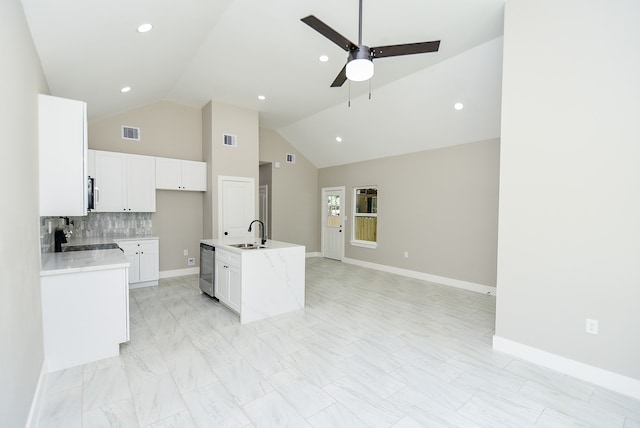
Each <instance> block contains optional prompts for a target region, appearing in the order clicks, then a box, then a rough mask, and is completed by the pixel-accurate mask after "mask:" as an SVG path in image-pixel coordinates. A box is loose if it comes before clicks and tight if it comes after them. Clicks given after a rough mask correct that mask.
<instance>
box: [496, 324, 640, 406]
mask: <svg viewBox="0 0 640 428" xmlns="http://www.w3.org/2000/svg"><path fill="white" fill-rule="evenodd" d="M493 349H495V350H498V351H501V352H504V353H505V354H509V355H513V356H514V357H517V358H520V359H522V360H526V361H529V362H532V363H535V364H538V365H540V366H543V367H547V368H550V369H552V370H556V371H558V372H560V373H564V374H567V375H569V376H573V377H575V378H578V379H581V380H584V381H587V382H590V383H593V384H594V385H598V386H601V387H603V388H606V389H609V390H611V391H615V392H618V393H620V394H624V395H628V396H630V397H632V398H635V399H636V400H640V380H638V379H634V378H630V377H627V376H623V375H621V374H618V373H614V372H610V371H608V370H604V369H601V368H598V367H594V366H590V365H588V364H585V363H581V362H580V361H575V360H572V359H570V358H565V357H562V356H560V355H556V354H552V353H550V352H547V351H543V350H541V349H538V348H533V347H531V346H528V345H523V344H522V343H518V342H514V341H512V340H509V339H505V338H504V337H500V336H493Z"/></svg>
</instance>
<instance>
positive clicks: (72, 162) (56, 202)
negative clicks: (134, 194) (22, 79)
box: [38, 95, 88, 216]
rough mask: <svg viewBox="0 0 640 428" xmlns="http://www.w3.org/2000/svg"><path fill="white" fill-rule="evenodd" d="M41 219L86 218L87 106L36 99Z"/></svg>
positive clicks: (53, 99) (58, 99)
mask: <svg viewBox="0 0 640 428" xmlns="http://www.w3.org/2000/svg"><path fill="white" fill-rule="evenodd" d="M38 104H39V106H38V111H39V113H38V131H39V157H40V160H39V163H40V166H39V173H40V216H84V215H87V178H88V172H87V160H86V159H87V104H86V103H84V102H82V101H75V100H68V99H65V98H58V97H52V96H49V95H39V96H38Z"/></svg>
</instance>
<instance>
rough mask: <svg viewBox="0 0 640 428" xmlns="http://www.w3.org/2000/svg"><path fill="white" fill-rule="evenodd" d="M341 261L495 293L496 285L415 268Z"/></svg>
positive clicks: (346, 259) (471, 289)
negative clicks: (448, 276) (492, 285)
mask: <svg viewBox="0 0 640 428" xmlns="http://www.w3.org/2000/svg"><path fill="white" fill-rule="evenodd" d="M342 261H343V262H345V263H349V264H352V265H356V266H362V267H366V268H370V269H375V270H380V271H383V272H389V273H395V274H396V275H402V276H406V277H409V278H414V279H420V280H423V281H427V282H434V283H436V284H441V285H448V286H449V287H455V288H462V289H465V290H469V291H474V292H476V293H481V294H489V295H491V296H495V295H496V287H491V286H489V285H484V284H476V283H475V282H468V281H462V280H459V279H453V278H447V277H445V276H438V275H431V274H429V273H424V272H418V271H415V270H409V269H401V268H397V267H394V266H387V265H381V264H378V263H371V262H365V261H362V260H356V259H349V258H346V257H345V258H344V259H342Z"/></svg>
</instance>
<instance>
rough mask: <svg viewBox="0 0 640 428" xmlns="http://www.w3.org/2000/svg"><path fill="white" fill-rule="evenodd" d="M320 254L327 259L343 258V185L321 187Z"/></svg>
mask: <svg viewBox="0 0 640 428" xmlns="http://www.w3.org/2000/svg"><path fill="white" fill-rule="evenodd" d="M321 206H322V216H321V219H322V254H323V255H324V257H326V258H329V259H335V260H340V261H342V259H343V258H344V222H345V216H344V187H331V188H323V189H322V203H321Z"/></svg>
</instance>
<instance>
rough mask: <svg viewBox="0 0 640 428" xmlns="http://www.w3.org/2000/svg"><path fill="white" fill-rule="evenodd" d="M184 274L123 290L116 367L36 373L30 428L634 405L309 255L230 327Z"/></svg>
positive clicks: (554, 411)
mask: <svg viewBox="0 0 640 428" xmlns="http://www.w3.org/2000/svg"><path fill="white" fill-rule="evenodd" d="M197 281H198V278H197V276H186V277H179V278H170V279H163V280H161V281H160V284H159V286H157V287H149V288H142V289H135V290H132V291H131V299H130V314H131V316H130V318H131V341H130V342H129V343H127V344H123V345H122V347H121V354H120V356H118V357H115V358H111V359H107V360H102V361H98V362H95V363H91V364H86V365H84V366H78V367H73V368H70V369H67V370H62V371H59V372H56V373H52V374H50V375H49V376H48V380H47V385H46V393H45V398H44V402H43V408H42V411H41V416H40V420H39V425H38V426H39V427H41V428H48V427H64V428H71V427H86V428H89V427H90V428H93V427H156V428H159V427H181V428H182V427H184V428H189V427H200V428H205V427H207V428H208V427H256V428H262V427H295V428H302V427H315V428H319V427H332V428H333V427H345V428H358V427H394V428H411V427H532V426H534V427H598V428H603V427H618V428H621V427H624V428H640V402H639V401H636V400H633V399H630V398H627V397H624V396H622V395H619V394H616V393H613V392H610V391H607V390H605V389H602V388H599V387H597V386H594V385H591V384H588V383H585V382H582V381H579V380H576V379H574V378H571V377H568V376H564V375H562V374H559V373H556V372H553V371H551V370H547V369H544V368H541V367H538V366H535V365H533V364H530V363H527V362H524V361H520V360H517V359H513V358H511V357H509V356H507V355H505V354H501V353H499V352H494V351H493V350H492V348H491V337H492V335H493V332H494V318H495V298H493V297H491V296H485V295H482V294H477V293H472V292H468V291H465V290H458V289H455V288H450V287H445V286H441V285H435V284H430V283H426V282H423V281H418V280H413V279H408V278H404V277H400V276H396V275H392V274H387V273H382V272H378V271H373V270H369V269H365V268H361V267H357V266H353V265H347V264H343V263H339V262H336V261H332V260H327V259H322V258H311V259H307V289H306V308H305V309H304V310H301V311H297V312H293V313H289V314H285V315H282V316H279V317H276V318H272V319H269V320H265V321H258V322H255V323H251V324H246V325H242V326H241V325H240V324H239V318H238V316H237V315H235V314H234V313H233V312H231V311H230V310H228V309H227V308H225V307H223V306H221V305H220V304H219V303H216V302H215V301H214V300H212V299H211V298H209V297H207V296H205V295H201V294H200V293H199V289H198V286H197Z"/></svg>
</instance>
